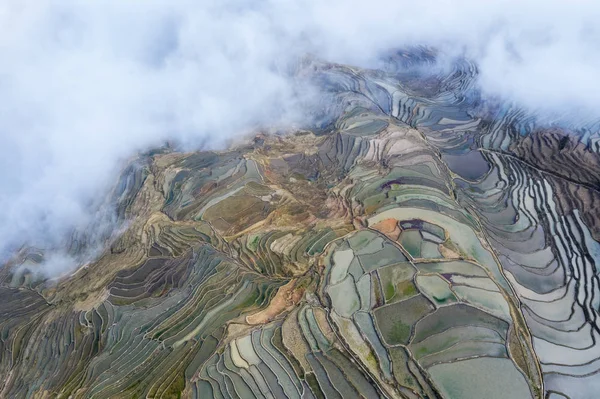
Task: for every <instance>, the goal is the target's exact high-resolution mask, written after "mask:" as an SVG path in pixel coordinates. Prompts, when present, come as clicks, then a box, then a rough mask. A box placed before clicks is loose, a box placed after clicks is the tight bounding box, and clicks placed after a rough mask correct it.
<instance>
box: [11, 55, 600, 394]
mask: <svg viewBox="0 0 600 399" xmlns="http://www.w3.org/2000/svg"><path fill="white" fill-rule="evenodd" d="M433 57H434V54H432V53H429V52H427V51H421V52H417V53H416V54H414V53H411V54H399V55H398V56H396V57H393V58H391V59H390V60H389V62H388V65H387V69H386V70H385V71H374V70H361V69H358V68H352V67H347V66H342V65H332V64H328V63H321V62H318V61H314V60H313V61H311V62H310V63H308V64H307V65H304V68H303V69H302V71H301V73H303V74H305V75H307V76H310V78H311V79H313V80H314V81H316V82H319V84H320V85H321V86H322V87H323V88H324V90H325V91H327V94H328V95H327V97H326V98H327V101H328V102H327V103H325V105H324V108H323V110H322V115H319V118H320V119H319V120H321V121H322V122H320V124H319V125H318V126H312V127H311V128H310V129H301V130H294V131H292V132H289V133H286V134H266V133H264V134H263V133H259V134H257V135H256V136H254V137H252V138H250V139H248V140H247V141H245V142H243V143H241V144H237V145H236V146H234V147H232V148H231V149H229V150H227V151H223V152H196V153H180V152H176V151H172V150H169V149H162V150H158V151H156V152H154V153H149V154H145V155H144V156H141V157H140V158H139V159H138V160H136V161H134V163H133V164H132V166H131V167H129V168H127V169H126V170H125V172H124V173H123V175H122V177H121V180H120V183H119V184H118V185H117V187H116V189H115V193H113V197H114V198H115V203H116V204H117V209H118V212H117V214H118V217H119V218H120V219H121V220H126V221H127V223H126V224H125V225H124V226H125V227H124V228H123V231H122V232H121V233H120V234H119V235H118V237H117V238H116V239H115V240H113V241H112V242H111V244H110V246H108V247H107V248H106V250H105V252H104V253H103V254H102V255H101V256H100V257H99V259H98V260H97V261H96V262H94V263H92V264H88V265H85V266H84V267H82V268H80V269H79V270H78V271H77V272H75V273H74V274H72V275H70V276H68V277H65V278H63V279H61V280H60V281H44V280H41V279H40V278H39V277H38V276H37V275H36V274H35V270H36V265H37V264H38V263H39V262H40V261H41V260H42V259H43V256H44V254H43V253H41V252H40V251H35V250H33V249H30V250H27V251H25V250H24V251H22V252H21V253H20V254H19V256H18V257H17V258H15V259H14V260H13V261H11V262H10V263H9V264H7V265H5V267H4V268H3V269H2V270H1V271H0V283H1V284H0V298H1V300H0V332H1V336H0V353H1V357H0V375H1V376H3V378H2V379H1V380H0V397H6V398H9V397H10V398H19V397H39V398H49V397H64V398H67V397H74V398H120V397H122V398H138V397H152V398H159V397H164V398H170V397H190V398H209V397H215V398H230V397H232V398H252V397H256V398H263V397H264V398H283V397H289V398H327V399H331V398H342V397H343V398H355V397H356V398H358V397H362V398H375V397H385V398H465V399H466V398H490V399H491V398H507V397H510V398H552V399H557V398H572V399H575V398H592V397H595V393H596V392H597V391H598V390H599V389H600V374H599V370H600V345H598V344H597V341H598V339H599V338H600V318H599V313H598V311H599V308H600V280H599V278H598V262H600V244H598V240H600V214H599V213H598V212H597V211H596V209H597V206H598V204H599V203H600V189H599V184H600V182H599V180H598V176H599V174H598V171H599V170H600V154H599V152H600V134H599V133H598V125H597V124H594V123H591V122H585V123H582V125H581V126H564V127H560V128H558V127H554V128H553V129H552V130H548V129H544V128H543V127H542V125H540V124H538V123H537V122H536V120H535V117H534V116H531V115H527V114H525V113H523V112H522V111H521V110H518V109H514V108H510V107H501V106H498V107H494V108H492V107H488V108H484V107H483V106H482V105H481V104H480V103H479V102H478V100H477V98H478V97H477V96H474V95H473V80H474V78H475V76H476V74H477V68H476V67H475V66H474V65H472V64H470V63H469V62H467V61H460V62H457V64H456V67H455V70H453V71H450V72H449V73H448V74H447V75H440V76H428V77H423V76H419V75H415V74H414V73H412V72H410V71H411V70H412V69H411V66H412V65H413V64H423V63H427V62H430V61H431V59H432V58H433ZM582 160H584V161H582Z"/></svg>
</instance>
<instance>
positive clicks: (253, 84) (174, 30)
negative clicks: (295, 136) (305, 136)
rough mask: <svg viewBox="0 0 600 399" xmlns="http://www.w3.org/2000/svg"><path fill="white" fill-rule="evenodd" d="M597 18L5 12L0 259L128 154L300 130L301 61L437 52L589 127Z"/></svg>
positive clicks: (16, 5) (555, 9) (485, 80)
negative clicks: (290, 73)
mask: <svg viewBox="0 0 600 399" xmlns="http://www.w3.org/2000/svg"><path fill="white" fill-rule="evenodd" d="M599 19H600V4H599V3H597V2H596V1H591V0H574V1H571V2H563V1H559V0H546V1H540V0H529V1H517V0H490V1H474V0H454V1H449V0H440V1H425V2H422V1H421V2H415V1H405V0H396V1H389V0H371V1H368V2H352V1H351V2H348V1H342V0H330V1H320V0H294V1H291V0H280V1H277V0H264V1H261V0H258V1H250V0H204V1H173V2H162V1H152V0H146V1H142V0H137V1H127V2H123V1H108V2H103V1H86V2H82V1H75V0H72V1H62V2H53V1H49V0H48V1H44V0H40V1H35V2H23V1H18V0H8V1H5V2H3V3H2V4H0V58H1V60H2V62H1V63H0V148H2V150H3V155H2V157H0V183H1V184H2V185H1V187H2V189H1V190H0V255H3V256H6V255H7V254H8V252H9V251H10V250H11V249H12V248H14V247H15V246H18V245H19V244H20V243H22V242H24V241H29V242H32V243H35V244H36V245H48V244H52V243H56V242H59V241H60V239H61V238H62V237H63V236H64V234H66V232H68V231H71V229H73V228H76V227H81V226H85V225H86V223H87V222H89V220H90V217H91V214H90V211H89V209H90V204H91V203H94V200H95V199H97V198H99V197H101V196H102V195H104V194H103V193H104V192H105V191H106V190H107V188H108V187H110V184H112V183H114V180H115V176H116V175H117V173H118V168H119V167H120V166H121V165H122V164H121V163H120V162H121V161H122V160H123V159H125V158H127V157H129V156H131V155H132V154H134V153H135V152H136V151H140V150H143V149H146V148H149V147H152V146H157V145H160V144H161V143H163V142H164V141H165V140H177V141H180V142H183V143H186V144H187V145H189V146H190V147H191V148H194V146H199V145H201V144H204V145H206V144H208V145H209V146H212V147H219V146H220V145H223V144H224V143H225V142H226V141H227V139H229V138H231V137H234V136H235V135H236V134H239V133H240V132H243V131H247V129H248V128H249V127H251V126H255V125H256V124H259V123H271V122H275V121H280V120H285V121H293V120H296V121H297V120H300V119H301V118H302V117H303V115H302V112H301V110H299V109H298V108H299V107H298V102H297V100H296V96H295V95H294V94H295V93H296V92H295V87H294V85H293V83H292V82H291V81H290V79H288V78H287V77H286V75H287V68H288V67H289V66H290V65H293V63H294V61H295V60H297V59H298V57H302V56H303V55H304V54H307V53H312V54H316V55H317V56H318V57H320V58H323V59H326V60H330V61H334V62H342V63H351V64H358V65H362V66H371V65H375V64H376V61H377V57H378V55H380V54H381V53H383V52H385V51H388V50H390V49H394V48H401V47H404V46H409V45H418V44H422V45H428V46H435V47H438V48H440V49H442V50H443V51H445V52H446V53H448V54H464V55H466V56H468V57H471V58H473V59H474V60H476V61H477V62H478V64H479V67H480V73H481V75H480V83H481V86H482V89H483V92H484V93H486V94H489V95H494V96H501V97H505V98H507V99H509V100H512V101H516V102H518V103H520V104H522V105H524V106H527V107H531V108H536V109H543V110H546V111H548V112H556V111H558V110H562V109H564V108H565V107H566V108H569V109H584V110H586V111H592V112H594V111H595V110H596V109H598V107H599V106H600V80H599V79H598V78H597V77H598V73H599V72H600V54H598V52H597V48H598V45H599V44H600V30H599V29H598V28H597V21H598V20H599ZM1 257H2V256H0V258H1ZM58 269H60V268H58ZM52 270H54V268H52Z"/></svg>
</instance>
